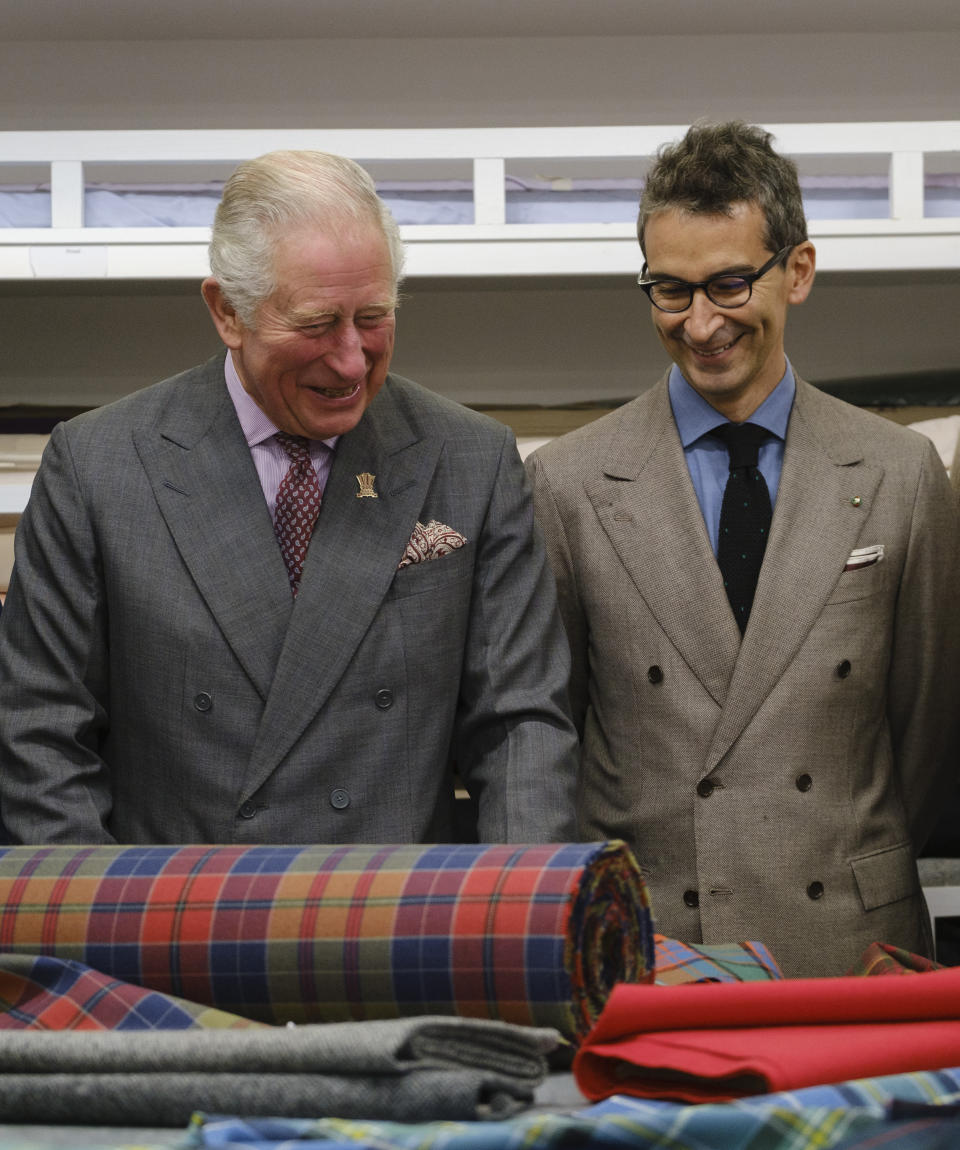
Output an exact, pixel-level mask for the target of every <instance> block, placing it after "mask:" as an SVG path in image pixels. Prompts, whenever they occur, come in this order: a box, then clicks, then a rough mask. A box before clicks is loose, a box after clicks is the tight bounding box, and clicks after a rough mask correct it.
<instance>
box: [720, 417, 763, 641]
mask: <svg viewBox="0 0 960 1150" xmlns="http://www.w3.org/2000/svg"><path fill="white" fill-rule="evenodd" d="M711 434H712V435H716V436H717V437H718V438H720V439H721V440H723V442H724V443H725V444H726V448H727V451H728V452H729V455H730V474H729V475H728V476H727V486H726V488H725V489H724V492H723V504H722V506H721V508H720V535H719V538H718V541H717V563H718V564H719V565H720V573H721V574H722V575H723V585H724V588H725V589H726V592H727V598H728V599H729V600H730V606H731V608H732V609H733V617H734V618H735V619H736V621H737V626H738V627H739V628H740V634H741V635H742V634H743V632H744V631H745V630H746V629H747V620H748V619H749V618H750V608H751V607H752V606H753V595H754V592H755V591H756V588H757V577H758V576H759V574H760V567H761V566H762V564H763V553H764V551H765V550H766V547H767V536H768V535H769V534H770V520H771V519H772V517H773V511H772V509H771V507H770V492H769V491H768V490H767V484H766V480H765V479H764V478H763V475H762V474H761V473H760V470H759V469H758V467H757V459H758V454H759V450H760V444H761V443H762V442H763V441H764V440H765V439H766V438H767V436H768V434H769V433H768V432H767V431H766V430H765V429H764V428H762V427H758V426H757V425H756V424H755V423H724V424H721V426H720V427H717V428H714V430H713V431H712V432H711Z"/></svg>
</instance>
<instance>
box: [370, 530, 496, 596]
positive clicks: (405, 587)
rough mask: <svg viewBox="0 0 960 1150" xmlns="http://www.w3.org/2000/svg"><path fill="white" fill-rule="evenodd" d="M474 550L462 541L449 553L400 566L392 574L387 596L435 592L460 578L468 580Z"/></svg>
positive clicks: (470, 545) (471, 571)
mask: <svg viewBox="0 0 960 1150" xmlns="http://www.w3.org/2000/svg"><path fill="white" fill-rule="evenodd" d="M473 551H474V547H473V544H472V543H465V544H464V545H463V546H462V547H458V548H457V550H456V551H451V552H450V553H449V554H448V555H441V556H440V557H439V558H437V559H427V560H424V561H423V562H421V563H411V564H410V566H409V567H403V568H401V570H399V571H398V572H397V573H396V575H395V576H394V577H393V583H392V584H391V585H390V590H389V591H388V593H387V597H388V598H390V599H405V598H407V597H408V596H410V595H425V594H428V593H433V594H438V593H440V592H442V591H443V590H444V589H445V588H448V587H451V586H453V584H455V583H457V582H459V581H460V580H464V579H471V578H472V577H473Z"/></svg>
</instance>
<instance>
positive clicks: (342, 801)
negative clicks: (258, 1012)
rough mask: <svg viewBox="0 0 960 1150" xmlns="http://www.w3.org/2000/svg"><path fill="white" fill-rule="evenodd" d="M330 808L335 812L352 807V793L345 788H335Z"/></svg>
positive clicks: (332, 792)
mask: <svg viewBox="0 0 960 1150" xmlns="http://www.w3.org/2000/svg"><path fill="white" fill-rule="evenodd" d="M330 806H332V807H333V809H334V810H335V811H344V810H346V809H347V807H348V806H350V792H349V791H345V790H344V789H343V787H335V788H334V789H333V790H332V791H331V792H330Z"/></svg>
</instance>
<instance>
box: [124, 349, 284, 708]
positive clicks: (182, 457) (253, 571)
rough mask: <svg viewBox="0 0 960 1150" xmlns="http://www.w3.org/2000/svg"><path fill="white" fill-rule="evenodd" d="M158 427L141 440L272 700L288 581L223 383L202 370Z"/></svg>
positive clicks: (254, 675) (200, 581)
mask: <svg viewBox="0 0 960 1150" xmlns="http://www.w3.org/2000/svg"><path fill="white" fill-rule="evenodd" d="M177 401H178V405H177V406H175V407H174V406H172V405H171V408H170V410H169V411H168V412H166V413H165V417H164V419H163V420H162V422H161V426H160V430H159V434H158V432H157V430H156V429H154V428H150V429H148V430H146V431H136V432H135V433H134V442H135V445H136V448H137V451H138V453H139V455H140V458H141V461H142V462H143V466H144V469H145V470H146V472H147V475H148V476H149V478H150V481H151V484H152V486H153V491H154V495H155V497H156V500H157V503H158V505H159V507H160V511H161V514H162V515H163V517H164V519H165V521H166V523H167V526H168V528H169V530H170V533H171V535H172V536H173V538H174V541H175V543H176V546H177V549H178V551H179V553H180V556H181V558H182V559H183V562H184V564H185V565H186V567H187V569H188V570H189V572H190V574H191V576H192V578H193V580H194V581H195V583H196V586H197V588H198V590H199V592H200V595H201V596H202V597H203V600H204V602H205V603H206V605H207V608H208V609H209V610H210V612H211V614H212V615H213V616H214V618H215V619H216V621H217V624H218V625H219V627H220V629H221V631H222V632H223V635H224V637H225V639H226V641H227V643H229V645H230V647H231V648H232V649H233V651H234V653H235V654H236V656H237V659H238V660H239V662H240V664H241V665H242V666H243V668H244V670H245V672H246V673H247V675H248V676H249V677H250V680H251V682H252V683H253V684H254V686H255V687H256V689H257V691H258V692H259V693H260V694H261V695H262V696H263V697H264V698H266V696H267V694H268V692H269V690H270V684H271V681H272V679H273V675H274V667H275V666H276V662H277V659H278V657H279V653H280V648H281V644H282V641H283V635H284V632H285V631H286V629H287V621H288V620H289V617H290V614H291V610H292V604H291V602H290V598H291V597H290V592H289V584H288V583H287V576H286V571H285V569H284V566H283V560H282V558H281V556H280V551H279V548H278V547H277V544H276V539H275V536H274V533H273V525H272V523H271V521H270V514H269V512H268V510H267V505H266V501H265V500H264V498H263V490H262V488H261V486H260V481H259V478H258V476H257V472H256V467H255V466H254V463H253V460H252V458H251V455H250V449H249V447H248V446H247V443H246V440H245V438H244V435H243V431H242V429H241V427H240V422H239V420H238V419H237V416H236V412H235V410H234V407H233V404H232V403H231V401H230V396H229V393H228V392H227V389H226V383H225V381H224V377H223V366H222V357H217V358H216V359H215V360H211V361H210V363H208V364H207V365H205V366H204V367H203V368H199V369H198V372H197V378H196V379H195V380H194V381H193V382H191V383H190V386H189V388H185V389H182V390H180V391H179V392H178V393H177Z"/></svg>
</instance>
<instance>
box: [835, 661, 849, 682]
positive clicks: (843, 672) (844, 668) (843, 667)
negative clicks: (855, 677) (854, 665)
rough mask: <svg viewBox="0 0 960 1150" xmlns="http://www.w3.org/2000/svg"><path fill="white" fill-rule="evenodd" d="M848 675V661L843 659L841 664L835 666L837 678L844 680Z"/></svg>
mask: <svg viewBox="0 0 960 1150" xmlns="http://www.w3.org/2000/svg"><path fill="white" fill-rule="evenodd" d="M849 674H850V660H849V659H844V660H843V662H842V663H838V664H837V678H838V679H845V678H846V677H847V675H849Z"/></svg>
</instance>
